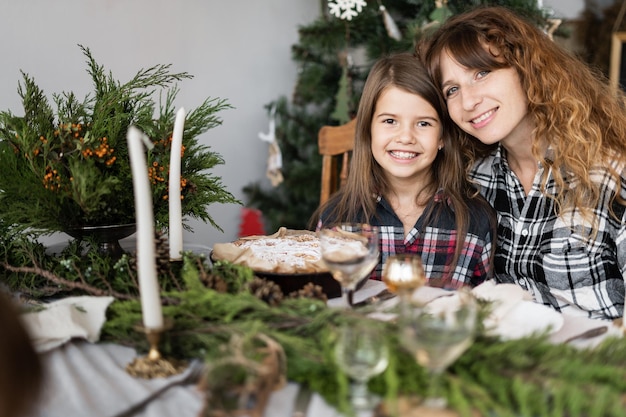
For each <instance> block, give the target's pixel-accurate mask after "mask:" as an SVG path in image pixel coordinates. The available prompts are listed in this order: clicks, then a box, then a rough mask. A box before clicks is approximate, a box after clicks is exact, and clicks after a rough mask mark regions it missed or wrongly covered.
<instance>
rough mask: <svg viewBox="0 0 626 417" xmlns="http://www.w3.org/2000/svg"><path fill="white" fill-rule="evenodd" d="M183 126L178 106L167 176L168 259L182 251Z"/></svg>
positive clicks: (180, 110)
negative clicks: (181, 177)
mask: <svg viewBox="0 0 626 417" xmlns="http://www.w3.org/2000/svg"><path fill="white" fill-rule="evenodd" d="M184 128H185V109H184V108H182V107H181V108H180V109H179V110H178V112H177V113H176V121H175V122H174V134H173V135H172V149H171V153H170V178H169V188H170V191H169V196H168V200H169V209H170V212H169V233H170V236H169V245H170V259H171V260H173V261H177V260H181V259H182V257H183V256H182V253H183V214H182V211H183V209H182V203H181V201H180V175H181V174H180V170H181V161H180V159H181V149H182V146H183V131H184Z"/></svg>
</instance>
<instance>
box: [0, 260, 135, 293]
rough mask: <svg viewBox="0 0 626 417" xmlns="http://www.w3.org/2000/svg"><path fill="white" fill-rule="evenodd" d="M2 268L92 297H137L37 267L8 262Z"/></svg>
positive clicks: (2, 264)
mask: <svg viewBox="0 0 626 417" xmlns="http://www.w3.org/2000/svg"><path fill="white" fill-rule="evenodd" d="M0 266H1V267H3V268H4V269H6V270H7V271H9V272H17V273H23V274H35V275H39V276H41V277H43V278H45V279H46V280H48V281H50V282H52V283H54V284H57V285H59V286H62V287H64V288H67V289H70V290H81V291H84V292H86V293H87V294H90V295H94V296H100V297H101V296H112V297H115V298H117V299H119V300H132V299H135V298H136V297H133V296H131V295H128V294H122V293H119V292H117V291H112V290H110V291H105V290H101V289H99V288H97V287H94V286H92V285H89V284H87V283H85V282H84V281H83V282H76V281H70V280H67V279H64V278H61V277H60V276H58V275H56V274H54V273H52V272H50V271H47V270H45V269H43V268H40V267H37V266H13V265H10V264H8V263H6V262H0Z"/></svg>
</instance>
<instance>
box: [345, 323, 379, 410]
mask: <svg viewBox="0 0 626 417" xmlns="http://www.w3.org/2000/svg"><path fill="white" fill-rule="evenodd" d="M335 360H336V362H337V365H338V366H339V368H340V369H341V370H342V371H343V372H345V373H346V375H348V376H349V377H350V378H351V379H352V380H353V381H354V383H353V384H352V386H351V398H350V399H351V403H352V406H353V407H354V409H355V410H365V409H371V408H373V407H374V406H375V405H376V404H375V400H374V399H373V397H372V396H370V395H369V393H368V390H367V382H368V381H369V380H370V378H372V377H374V376H376V375H378V374H381V373H382V372H383V371H384V370H385V369H386V368H387V365H388V364H389V351H388V348H387V345H386V341H385V339H384V337H383V335H382V333H381V332H380V329H379V328H377V327H376V326H374V325H366V324H364V323H360V324H354V323H349V324H344V325H342V326H341V327H340V328H339V332H338V335H337V343H336V344H335Z"/></svg>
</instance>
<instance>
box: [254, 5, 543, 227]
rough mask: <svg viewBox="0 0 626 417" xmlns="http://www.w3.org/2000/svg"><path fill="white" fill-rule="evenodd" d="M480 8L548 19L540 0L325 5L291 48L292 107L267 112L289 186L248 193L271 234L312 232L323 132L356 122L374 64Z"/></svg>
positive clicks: (280, 105) (279, 103)
mask: <svg viewBox="0 0 626 417" xmlns="http://www.w3.org/2000/svg"><path fill="white" fill-rule="evenodd" d="M478 5H494V6H495V5H499V6H506V7H509V8H511V9H513V10H516V11H517V12H519V13H521V14H524V15H526V16H528V17H529V18H531V19H533V20H534V21H535V22H537V24H538V25H544V24H545V19H546V17H547V12H546V11H545V10H543V9H540V8H539V7H538V5H537V1H536V0H510V1H506V0H500V1H484V0H467V1H454V0H448V1H445V0H443V1H442V0H437V1H422V0H378V1H368V2H366V1H364V0H342V1H339V0H321V9H322V13H321V16H320V17H319V18H318V19H317V20H315V21H314V22H313V23H311V24H310V25H308V26H303V27H301V28H300V30H299V36H300V42H299V43H298V44H296V45H293V47H292V56H293V60H294V61H295V62H297V63H298V66H299V77H298V80H297V82H296V86H295V88H294V93H293V96H292V97H291V100H288V99H287V98H286V97H281V98H279V99H277V100H276V101H275V102H273V103H270V104H268V106H267V108H268V112H269V111H271V110H270V109H272V108H274V109H275V113H273V114H274V117H275V127H276V128H275V139H276V142H277V144H278V146H279V147H280V150H281V153H282V169H281V170H282V176H283V181H282V182H281V183H280V184H278V185H276V186H275V187H273V188H271V189H265V188H263V187H262V186H261V184H260V182H256V183H252V184H249V185H247V186H246V187H245V188H244V189H243V191H244V193H245V195H246V196H247V200H248V203H247V204H248V205H249V206H251V207H255V208H257V209H259V210H260V211H261V212H262V213H263V216H264V218H265V224H266V225H267V230H268V231H269V232H274V231H276V230H278V228H279V227H280V226H284V227H287V228H290V229H305V228H307V227H308V223H309V220H310V216H311V215H312V213H313V212H314V211H315V209H316V208H317V207H318V204H319V192H320V175H321V157H320V155H319V153H318V148H317V132H318V131H319V129H320V128H321V127H322V126H323V125H339V124H343V123H345V122H347V121H349V120H350V119H351V118H353V117H354V116H355V113H356V109H357V106H358V101H359V98H360V93H361V89H362V87H363V83H364V80H365V78H366V77H367V74H368V72H369V69H370V67H371V65H372V64H373V62H374V61H375V60H376V59H377V58H378V57H379V56H382V55H384V54H387V53H391V52H400V51H412V50H413V49H414V46H415V42H416V41H417V40H418V39H419V38H420V37H421V36H423V35H424V33H426V32H427V31H428V30H429V29H432V28H434V27H435V26H436V25H438V24H440V23H441V22H443V21H444V20H445V19H447V18H448V17H449V16H452V15H454V14H456V13H460V12H463V11H465V10H468V9H470V8H472V7H475V6H478Z"/></svg>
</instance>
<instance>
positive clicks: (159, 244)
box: [129, 231, 170, 276]
mask: <svg viewBox="0 0 626 417" xmlns="http://www.w3.org/2000/svg"><path fill="white" fill-rule="evenodd" d="M154 242H155V244H156V248H155V253H154V256H155V261H156V267H157V275H159V276H161V275H168V274H169V273H170V245H169V243H168V242H167V238H166V237H165V235H164V234H163V232H160V231H157V232H156V233H155V236H154ZM129 265H130V268H131V269H132V270H133V271H134V272H137V251H134V252H132V253H131V255H130V257H129Z"/></svg>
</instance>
